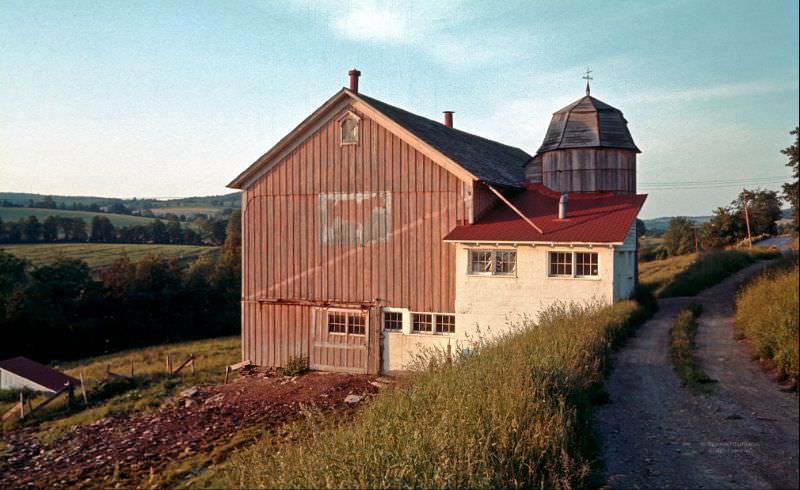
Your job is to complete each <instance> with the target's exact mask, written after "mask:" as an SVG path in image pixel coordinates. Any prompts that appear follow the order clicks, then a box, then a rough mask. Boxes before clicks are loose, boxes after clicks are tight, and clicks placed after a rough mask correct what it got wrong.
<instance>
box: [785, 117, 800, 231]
mask: <svg viewBox="0 0 800 490" xmlns="http://www.w3.org/2000/svg"><path fill="white" fill-rule="evenodd" d="M789 134H793V135H794V136H795V138H794V144H793V145H791V146H789V147H788V148H786V149H785V150H781V153H783V154H784V155H786V156H788V157H789V162H788V163H787V164H786V166H787V167H790V168H791V169H792V177H793V178H794V182H787V183H785V184H783V196H784V197H785V198H786V201H787V202H788V203H789V204H790V205H791V207H792V223H793V224H794V229H795V230H798V228H800V227H799V226H798V215H797V204H798V190H800V161H799V160H800V126H797V127H795V128H794V131H792V132H790V133H789Z"/></svg>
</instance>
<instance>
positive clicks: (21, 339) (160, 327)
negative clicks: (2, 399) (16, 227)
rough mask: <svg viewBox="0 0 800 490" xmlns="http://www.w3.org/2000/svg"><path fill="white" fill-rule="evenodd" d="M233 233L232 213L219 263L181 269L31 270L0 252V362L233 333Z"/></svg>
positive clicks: (72, 263)
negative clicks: (18, 358) (18, 356)
mask: <svg viewBox="0 0 800 490" xmlns="http://www.w3.org/2000/svg"><path fill="white" fill-rule="evenodd" d="M240 226H241V217H240V215H239V213H238V212H236V213H234V214H232V215H231V218H230V220H229V221H228V223H227V233H226V239H225V241H224V244H223V246H222V248H221V251H220V253H219V255H218V256H216V257H213V256H203V257H200V258H198V259H196V260H195V261H194V262H193V263H191V264H188V265H184V264H182V263H181V262H179V261H177V260H175V259H170V258H166V257H164V256H158V255H151V256H148V257H145V258H144V259H143V260H141V261H139V262H136V263H134V262H132V261H131V260H130V259H129V258H128V257H127V256H124V255H123V256H121V257H119V258H118V259H116V260H115V261H114V262H113V263H112V264H111V265H110V266H108V267H106V268H103V269H100V270H98V271H90V269H89V266H88V265H87V264H86V263H85V262H83V261H80V260H75V259H66V258H59V259H57V260H56V261H55V262H54V263H52V264H50V265H44V266H40V267H32V266H31V264H30V263H29V262H27V261H26V260H24V259H20V258H17V257H16V256H14V255H12V254H9V253H6V252H4V251H2V250H0V335H2V338H3V342H0V359H3V358H7V357H12V356H16V355H25V356H28V357H31V358H33V359H36V360H39V361H41V362H50V361H52V360H55V359H58V360H69V359H77V358H81V357H85V356H91V355H98V354H102V353H107V352H113V351H117V350H121V349H128V348H133V347H139V346H144V345H149V344H155V343H162V342H173V341H182V340H190V339H197V338H206V337H215V336H220V335H232V334H235V333H237V332H238V331H239V328H240V307H239V300H240V291H241V286H240V285H241V235H240Z"/></svg>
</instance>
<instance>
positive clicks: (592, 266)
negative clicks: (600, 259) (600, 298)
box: [575, 252, 598, 277]
mask: <svg viewBox="0 0 800 490" xmlns="http://www.w3.org/2000/svg"><path fill="white" fill-rule="evenodd" d="M575 275H576V276H577V277H591V276H597V275H598V270H597V253H596V252H576V253H575Z"/></svg>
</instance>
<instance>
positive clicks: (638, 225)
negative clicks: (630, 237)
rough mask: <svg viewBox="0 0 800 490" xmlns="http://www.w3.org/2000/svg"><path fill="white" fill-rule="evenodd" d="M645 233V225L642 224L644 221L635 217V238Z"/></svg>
mask: <svg viewBox="0 0 800 490" xmlns="http://www.w3.org/2000/svg"><path fill="white" fill-rule="evenodd" d="M645 235H647V225H645V224H644V221H642V220H640V219H639V218H636V238H641V237H643V236H645Z"/></svg>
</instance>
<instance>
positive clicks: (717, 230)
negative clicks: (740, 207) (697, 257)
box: [701, 207, 742, 248]
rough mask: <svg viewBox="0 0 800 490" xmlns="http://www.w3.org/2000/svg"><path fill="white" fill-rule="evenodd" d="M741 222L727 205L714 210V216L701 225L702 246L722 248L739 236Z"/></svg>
mask: <svg viewBox="0 0 800 490" xmlns="http://www.w3.org/2000/svg"><path fill="white" fill-rule="evenodd" d="M741 233H742V232H741V224H740V223H739V222H738V221H737V216H736V215H735V214H734V212H733V211H731V209H730V208H727V207H718V208H717V209H715V210H714V217H713V218H711V219H710V220H709V221H707V222H706V223H705V224H704V225H703V232H702V239H701V242H702V244H703V248H722V247H724V246H726V245H730V244H732V243H734V242H735V241H736V240H738V239H739V237H740V236H741Z"/></svg>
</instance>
